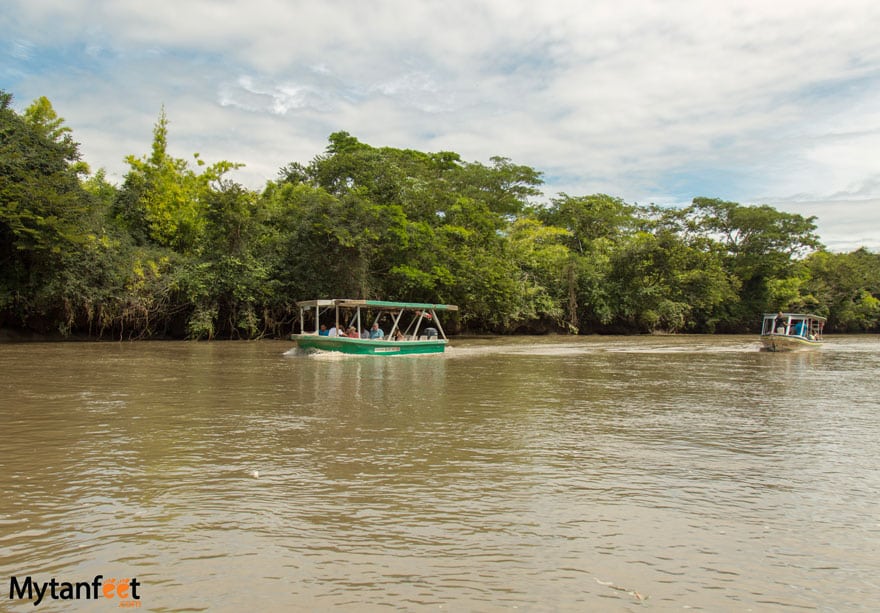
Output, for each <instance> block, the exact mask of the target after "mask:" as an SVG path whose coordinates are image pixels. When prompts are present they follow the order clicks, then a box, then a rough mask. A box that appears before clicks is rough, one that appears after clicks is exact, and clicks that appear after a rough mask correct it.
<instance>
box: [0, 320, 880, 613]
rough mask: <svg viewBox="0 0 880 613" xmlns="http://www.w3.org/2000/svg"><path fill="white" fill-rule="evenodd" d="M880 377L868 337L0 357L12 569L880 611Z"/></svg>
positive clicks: (549, 598) (179, 583) (224, 598)
mask: <svg viewBox="0 0 880 613" xmlns="http://www.w3.org/2000/svg"><path fill="white" fill-rule="evenodd" d="M878 366H880V358H878V353H877V343H876V339H875V338H873V337H867V336H865V337H839V338H834V337H832V338H831V339H829V342H828V345H827V346H826V347H824V348H823V349H822V350H821V351H820V352H815V353H800V354H773V353H763V352H759V351H758V343H757V341H753V339H750V338H747V337H674V336H671V337H635V338H633V337H630V338H621V337H611V338H609V337H587V338H583V339H581V338H574V339H573V338H570V337H561V338H539V339H535V338H515V339H473V340H458V341H453V347H451V348H450V350H449V351H448V352H447V354H446V355H443V356H425V357H405V356H393V357H379V358H376V357H353V356H346V357H327V356H320V357H319V356H302V355H297V354H295V353H294V352H291V351H289V344H286V343H280V342H259V343H132V344H31V345H0V372H2V378H0V423H2V425H3V437H2V439H0V571H2V576H3V577H5V579H4V580H5V581H8V580H9V579H8V578H9V577H11V576H18V577H24V576H27V575H32V576H33V577H34V579H35V580H41V581H48V580H49V579H50V578H51V577H53V576H54V577H57V579H58V580H59V581H65V580H66V581H85V580H91V578H92V577H94V576H95V575H97V574H103V575H104V576H105V577H117V576H118V577H131V576H136V577H137V578H138V579H139V580H140V582H141V583H142V584H143V587H142V588H141V590H140V592H141V595H142V606H143V607H145V608H146V609H147V610H205V609H211V610H228V611H238V610H242V609H244V608H255V609H262V610H267V609H291V608H292V609H337V610H349V609H350V610H358V611H362V610H378V609H382V608H386V607H394V608H403V609H412V610H420V609H437V608H441V607H442V608H444V609H454V610H506V609H512V608H514V607H516V608H520V609H526V610H530V611H556V610H571V611H580V610H585V609H586V610H590V609H593V610H595V609H601V610H630V609H634V608H637V607H644V606H648V607H652V608H654V609H657V610H672V609H676V610H678V609H682V608H695V609H704V610H711V611H717V610H749V609H751V610H768V609H772V610H775V609H779V608H790V609H792V610H805V609H820V610H870V609H873V608H874V607H875V606H876V602H875V601H876V595H877V594H878V591H880V590H878V583H877V579H876V577H877V576H880V561H878V558H877V553H876V552H877V551H878V545H880V542H878V541H880V524H878V517H880V513H878V511H880V505H878V502H877V500H878V499H877V494H876V493H877V491H880V470H878V469H880V459H878V454H877V452H876V448H877V442H878V440H880V412H878V400H877V398H878V397H880V383H878V377H877V374H878ZM6 585H8V583H7V584H6ZM6 602H7V603H8V602H9V601H6ZM71 604H72V603H71V602H69V601H67V602H63V601H54V602H52V601H49V600H44V601H43V603H41V605H40V607H41V610H58V611H60V610H69V609H70V608H71ZM74 604H75V603H74ZM62 605H64V606H62ZM88 605H89V603H80V606H81V607H83V608H88ZM16 607H17V608H15V610H22V611H24V610H31V609H32V605H31V604H30V603H29V602H24V603H21V604H18V605H16Z"/></svg>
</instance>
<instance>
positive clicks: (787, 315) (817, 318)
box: [764, 313, 827, 321]
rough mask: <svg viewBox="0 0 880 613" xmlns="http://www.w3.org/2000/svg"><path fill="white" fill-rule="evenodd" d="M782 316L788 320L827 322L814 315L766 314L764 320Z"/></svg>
mask: <svg viewBox="0 0 880 613" xmlns="http://www.w3.org/2000/svg"><path fill="white" fill-rule="evenodd" d="M779 315H782V316H783V317H785V318H787V319H815V320H816V321H827V320H826V319H825V318H824V317H822V316H821V315H813V314H812V313H764V319H775V318H776V317H779Z"/></svg>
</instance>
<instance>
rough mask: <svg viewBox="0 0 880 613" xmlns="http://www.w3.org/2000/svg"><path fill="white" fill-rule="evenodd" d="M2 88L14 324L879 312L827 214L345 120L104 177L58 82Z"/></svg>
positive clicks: (92, 330) (144, 331)
mask: <svg viewBox="0 0 880 613" xmlns="http://www.w3.org/2000/svg"><path fill="white" fill-rule="evenodd" d="M11 100H12V98H11V95H10V94H7V93H5V92H0V326H5V327H10V328H18V329H31V330H35V331H39V332H43V333H45V332H60V333H61V334H63V335H69V334H75V333H81V334H86V335H90V336H93V337H106V338H151V337H187V338H256V337H260V336H264V335H272V336H277V335H283V334H286V333H288V332H290V331H291V329H292V325H293V318H294V316H295V309H293V305H294V303H295V302H296V301H297V300H302V299H308V298H318V297H361V298H378V299H386V300H403V301H424V302H443V303H453V304H458V305H459V306H460V307H461V311H460V315H459V316H458V319H457V320H456V321H452V322H449V323H448V327H449V328H450V329H451V330H453V331H455V330H458V331H470V332H495V333H512V332H547V331H559V332H572V333H603V332H623V333H629V332H655V331H668V332H714V331H723V332H746V331H754V329H755V328H756V326H757V325H759V321H760V314H761V313H762V312H763V311H776V310H809V311H812V312H817V313H819V314H823V315H827V316H828V318H829V328H828V329H829V330H835V331H876V330H878V327H880V256H878V255H877V254H873V253H870V252H868V251H866V250H864V249H860V250H858V251H855V252H853V253H849V254H834V253H829V252H828V251H826V250H824V249H823V247H822V246H821V244H820V242H819V237H818V236H817V235H816V233H815V230H816V226H815V219H814V218H812V217H810V218H804V217H802V216H800V215H795V214H790V213H784V212H780V211H777V210H775V209H773V208H772V207H769V206H766V205H764V206H743V205H740V204H738V203H734V202H724V201H721V200H714V199H707V198H695V199H694V201H693V203H692V205H691V206H689V207H686V208H684V209H669V208H661V207H655V206H647V207H645V206H637V205H635V204H628V203H626V202H623V201H622V200H621V199H619V198H615V197H612V196H608V195H604V194H593V195H587V196H570V195H568V194H559V195H558V196H556V197H555V198H553V199H551V200H550V202H549V203H544V204H540V203H539V199H540V197H541V196H542V193H541V191H540V186H541V185H542V179H541V173H540V172H538V171H536V170H534V169H532V168H529V167H526V166H520V165H517V164H514V163H513V162H512V161H511V160H509V159H506V158H501V157H498V158H492V159H491V160H490V164H488V165H484V164H480V163H476V162H466V161H463V160H462V159H461V158H460V157H459V156H458V155H457V154H455V153H451V152H439V153H424V152H419V151H411V150H401V149H393V148H376V147H372V146H370V145H367V144H364V143H361V142H360V141H358V140H357V139H356V138H354V137H353V136H351V135H349V134H347V133H345V132H338V133H335V134H332V135H331V136H330V138H329V143H328V146H327V148H326V150H325V151H324V152H323V153H322V154H320V155H318V156H316V157H315V158H314V159H313V160H311V161H310V162H309V163H308V164H305V165H304V164H300V163H291V164H289V165H288V166H286V167H284V168H282V169H281V170H280V171H279V174H278V176H277V178H275V179H274V180H270V181H268V182H267V183H266V186H265V188H264V189H263V190H262V191H259V192H258V191H253V190H248V189H246V188H244V187H243V186H241V185H239V184H236V183H235V182H233V181H231V180H229V179H228V178H227V173H228V172H229V171H230V170H232V169H234V168H236V167H237V165H236V164H233V163H230V162H225V161H224V162H217V163H214V164H211V165H207V164H205V163H204V162H203V161H202V160H201V159H200V158H199V156H198V154H196V155H195V156H194V158H193V161H192V163H189V162H187V161H186V160H181V159H175V158H172V157H171V156H169V155H168V153H167V141H168V136H169V130H168V126H169V122H168V120H167V119H166V116H165V111H164V109H163V110H162V112H161V114H160V117H159V120H158V122H157V124H156V126H155V130H154V134H153V136H154V140H153V143H152V149H151V152H150V154H149V155H146V156H144V157H141V158H138V157H135V156H133V155H132V156H129V157H128V158H127V160H126V161H127V163H128V165H129V167H130V169H129V171H128V172H127V174H126V176H125V178H124V181H123V183H122V185H120V186H116V185H113V184H110V183H109V182H108V181H107V180H106V177H105V175H104V173H103V171H98V172H96V173H95V174H94V175H91V176H90V175H89V170H88V167H87V166H86V164H84V163H83V162H82V161H81V160H80V155H79V150H78V145H77V144H76V143H75V142H74V141H73V139H72V135H71V133H70V130H69V129H68V128H67V127H65V126H64V121H63V119H61V118H59V117H58V116H57V115H56V114H55V111H54V109H52V106H51V104H50V103H49V101H48V100H46V99H45V98H41V99H39V100H37V101H35V102H34V103H33V104H32V105H31V106H30V107H28V109H27V110H25V112H24V113H22V114H18V113H16V112H15V111H14V110H13V109H12V108H11Z"/></svg>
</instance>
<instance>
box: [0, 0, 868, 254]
mask: <svg viewBox="0 0 880 613" xmlns="http://www.w3.org/2000/svg"><path fill="white" fill-rule="evenodd" d="M3 5H4V6H3V9H2V12H0V57H2V61H0V89H2V90H5V91H6V92H8V93H11V94H12V95H13V107H14V108H15V109H16V110H17V111H19V112H22V111H23V110H24V108H26V107H27V106H28V105H29V104H30V103H31V102H32V101H33V100H35V99H37V98H39V97H40V96H45V97H47V98H48V99H49V101H50V102H51V103H52V105H53V108H54V109H55V111H56V112H57V113H58V115H59V116H61V117H63V118H64V120H65V124H66V125H67V126H68V127H70V128H71V129H72V130H73V137H74V139H75V140H76V141H77V142H79V143H80V151H81V153H82V156H83V159H84V161H86V162H87V163H88V164H89V165H90V166H91V168H92V170H93V171H94V170H97V169H98V168H104V169H105V170H106V172H107V174H108V177H109V179H110V180H111V181H112V182H114V183H117V184H119V183H121V180H122V177H123V176H124V174H125V172H126V171H127V170H128V166H127V164H126V163H125V157H126V156H129V155H134V156H136V157H142V156H145V155H147V154H148V153H149V151H150V147H151V145H152V140H153V128H154V126H155V125H156V122H157V120H158V118H159V115H160V113H161V111H162V109H163V108H164V109H165V113H166V115H167V118H168V121H169V125H168V130H169V134H168V140H169V147H168V151H169V153H170V154H171V155H173V156H175V157H180V158H185V159H188V160H192V157H191V156H192V155H193V154H194V153H199V154H200V157H201V158H202V159H203V160H205V161H206V162H208V163H213V162H216V161H220V160H228V161H231V162H238V163H242V164H244V165H245V167H244V168H242V169H240V170H236V171H234V172H233V173H232V174H231V175H230V178H232V179H234V180H236V181H238V182H239V183H241V184H243V185H245V186H247V187H249V188H252V189H260V188H262V187H263V186H264V185H265V183H266V181H269V180H274V179H276V178H277V176H278V171H279V169H280V168H282V167H284V166H286V165H287V164H289V163H291V162H301V163H307V162H309V161H310V160H311V159H313V158H314V157H315V156H317V155H319V154H321V153H323V152H324V150H325V149H326V147H327V143H328V141H327V137H328V136H329V135H330V134H332V133H333V132H336V131H340V130H344V131H347V132H349V133H350V134H351V135H353V136H355V137H356V138H358V139H359V140H360V141H361V142H364V143H367V144H370V145H372V146H375V147H386V146H387V147H398V148H407V149H416V150H419V151H431V152H436V151H454V152H456V153H458V154H459V155H460V156H461V157H462V159H463V160H465V161H468V162H481V163H484V164H489V163H490V158H491V157H492V156H502V157H506V158H509V159H510V160H511V161H512V162H513V163H516V164H524V165H527V166H530V167H532V168H534V169H536V170H538V171H540V172H542V173H543V178H544V181H545V183H544V185H543V192H544V194H545V199H547V200H549V199H551V198H553V197H555V196H557V195H558V194H560V193H566V194H568V195H571V196H582V195H589V194H595V193H606V194H610V195H612V196H616V197H620V198H622V199H623V200H625V201H626V202H629V203H638V204H648V203H655V204H660V205H669V206H684V205H686V204H688V203H690V202H691V200H692V199H693V198H694V197H698V196H704V197H710V198H720V199H723V200H728V201H733V202H738V203H740V204H744V205H752V204H755V205H757V204H769V205H771V206H773V207H775V208H777V209H779V210H782V211H786V212H789V213H797V214H800V215H804V216H816V217H817V222H816V223H817V228H818V234H819V237H820V239H821V240H822V242H823V243H824V244H825V245H826V246H827V247H828V248H829V249H831V250H832V251H850V250H853V249H856V248H858V247H867V248H868V249H871V250H872V251H875V252H877V251H880V2H877V0H839V1H837V2H828V1H827V0H823V1H821V2H820V1H815V0H773V1H770V2H768V1H767V0H756V1H752V0H748V1H744V0H725V1H721V2H718V1H716V2H712V1H709V0H663V1H660V0H654V1H647V0H570V1H569V0H542V1H541V2H535V1H534V0H527V1H526V0H468V1H465V0H442V1H438V0H420V1H415V2H414V1H412V0H373V1H372V2H365V1H357V0H351V1H341V0H323V1H312V2H306V1H303V0H287V1H285V0H174V1H169V0H153V1H152V2H143V1H137V2H135V1H133V0H114V1H112V2H111V1H109V0H106V1H97V0H24V1H21V0H5V1H4V3H3Z"/></svg>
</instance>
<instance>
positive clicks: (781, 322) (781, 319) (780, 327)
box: [773, 311, 785, 334]
mask: <svg viewBox="0 0 880 613" xmlns="http://www.w3.org/2000/svg"><path fill="white" fill-rule="evenodd" d="M773 329H774V330H776V334H785V315H783V314H782V311H779V313H777V315H776V322H775V323H774V324H773Z"/></svg>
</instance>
